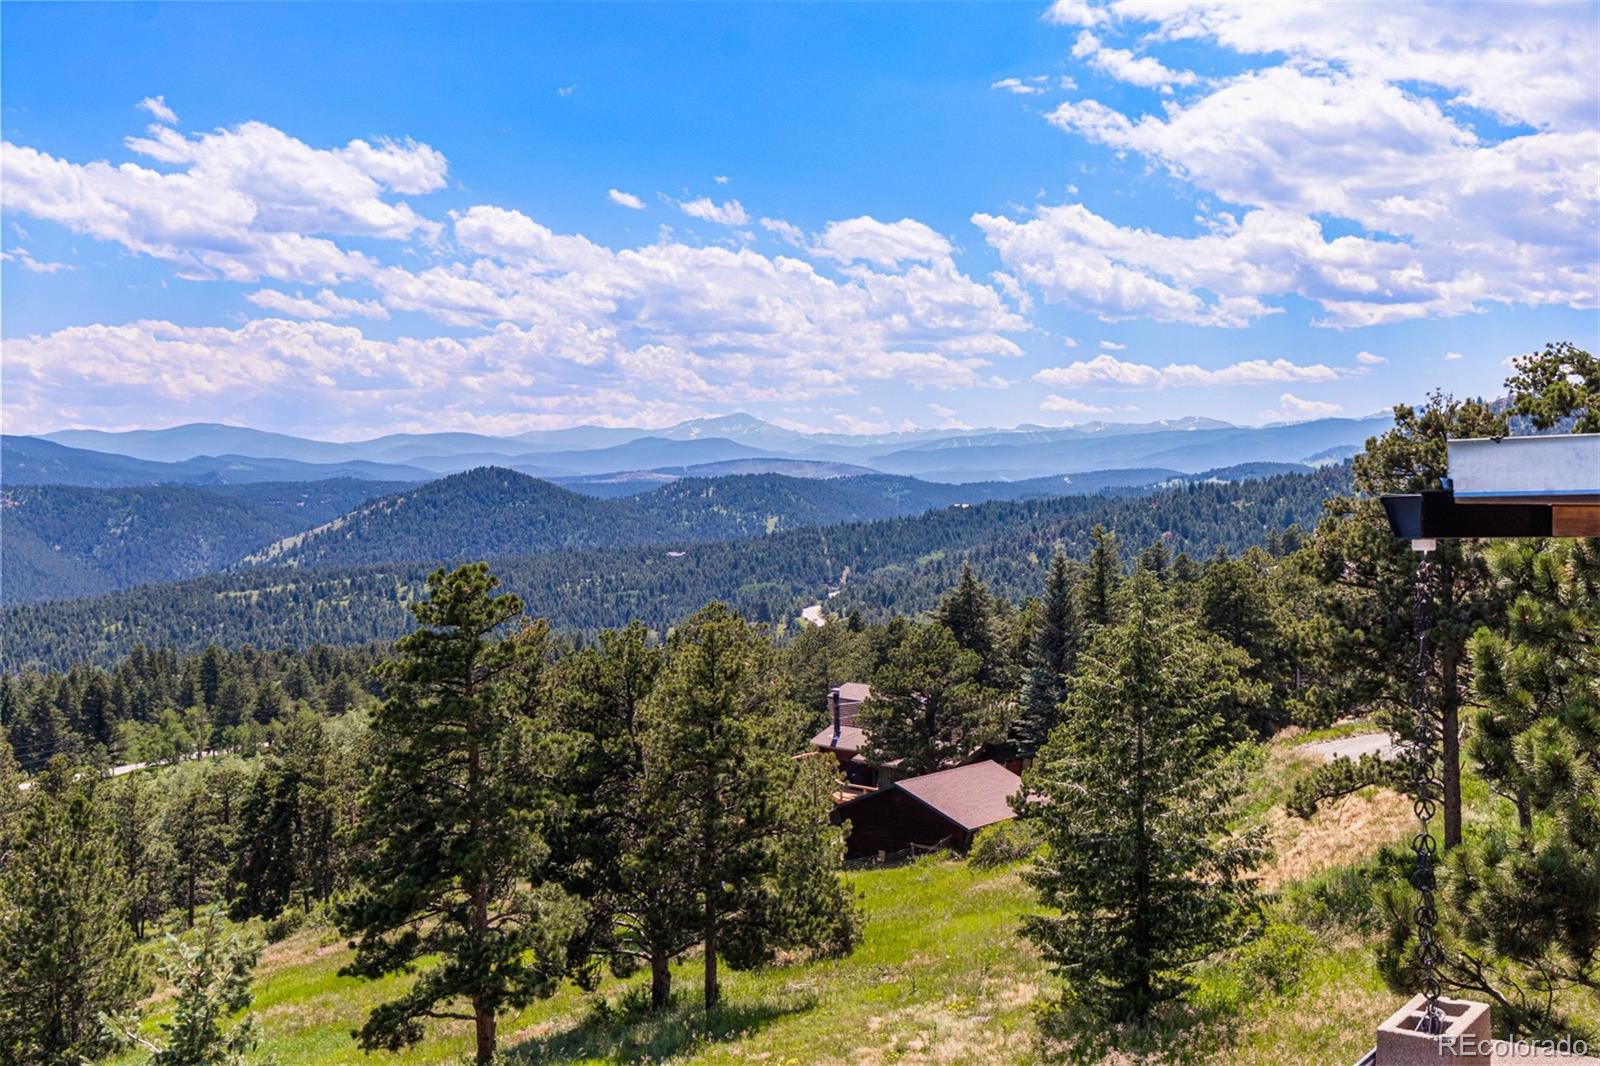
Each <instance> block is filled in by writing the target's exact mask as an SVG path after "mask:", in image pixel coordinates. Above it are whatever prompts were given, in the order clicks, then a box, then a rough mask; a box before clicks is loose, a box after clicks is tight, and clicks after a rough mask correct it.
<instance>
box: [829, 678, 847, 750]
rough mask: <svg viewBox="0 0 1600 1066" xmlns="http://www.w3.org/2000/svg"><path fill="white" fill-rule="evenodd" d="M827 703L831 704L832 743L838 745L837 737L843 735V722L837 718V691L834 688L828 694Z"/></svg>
mask: <svg viewBox="0 0 1600 1066" xmlns="http://www.w3.org/2000/svg"><path fill="white" fill-rule="evenodd" d="M828 702H829V703H831V704H833V742H834V744H838V743H839V737H840V736H841V735H842V734H843V733H844V722H842V721H840V718H839V690H838V689H837V688H834V689H833V690H831V691H830V692H829V693H828Z"/></svg>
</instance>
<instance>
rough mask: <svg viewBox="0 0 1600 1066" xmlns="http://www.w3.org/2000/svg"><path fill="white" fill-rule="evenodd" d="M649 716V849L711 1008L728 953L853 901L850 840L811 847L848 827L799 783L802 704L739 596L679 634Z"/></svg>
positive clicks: (843, 909) (753, 959)
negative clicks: (840, 866) (845, 877)
mask: <svg viewBox="0 0 1600 1066" xmlns="http://www.w3.org/2000/svg"><path fill="white" fill-rule="evenodd" d="M969 654H970V653H969ZM641 724H642V736H641V744H642V749H643V754H644V779H643V790H642V792H643V805H644V807H643V809H644V819H643V823H642V824H643V835H642V841H641V847H640V849H639V857H640V860H641V861H642V862H643V863H644V865H645V866H646V868H647V869H649V870H650V871H651V872H652V874H653V875H654V876H653V877H652V881H653V882H654V883H655V884H656V885H657V886H658V889H657V890H658V891H662V893H663V895H664V897H665V900H664V902H666V903H667V904H668V906H669V907H670V911H669V913H668V914H667V915H665V918H666V920H667V921H668V923H669V924H670V926H671V927H673V928H675V929H678V930H682V931H683V932H684V933H686V934H687V933H690V931H692V935H693V936H694V939H696V940H698V942H699V943H700V945H701V946H702V948H703V953H704V954H703V957H704V968H705V981H704V988H705V1007H706V1012H707V1013H708V1014H710V1013H711V1012H713V1011H715V1010H716V1008H717V1006H718V1004H719V1001H720V998H721V986H720V982H719V979H718V973H717V969H718V963H719V961H720V960H721V959H722V958H723V957H724V956H725V957H726V958H727V961H728V962H729V963H730V964H731V965H733V966H736V967H744V966H751V965H755V964H757V963H759V962H762V961H765V960H766V959H767V958H769V957H770V955H771V953H772V952H773V951H774V950H776V949H778V948H783V947H792V946H795V942H796V940H797V939H799V938H801V937H803V936H804V935H805V934H806V933H807V932H811V933H815V931H816V930H817V928H818V926H819V923H820V924H822V925H825V924H826V922H825V921H824V920H823V916H825V915H827V914H828V913H829V912H832V913H833V914H835V915H838V914H841V913H848V911H849V907H848V906H847V904H846V897H845V896H844V893H843V890H842V888H841V887H840V886H839V883H838V880H837V877H836V875H835V872H834V871H835V869H836V866H837V862H838V858H839V856H840V854H841V852H840V851H838V850H835V851H834V852H833V853H832V855H831V856H829V855H828V854H827V850H828V849H827V848H826V847H825V846H819V847H815V848H806V847H805V846H804V845H805V841H806V839H807V838H808V837H815V836H817V835H818V834H825V835H826V838H827V839H831V840H832V841H833V842H834V845H833V846H834V848H836V849H837V847H838V843H839V840H838V834H837V831H836V830H833V829H832V827H831V826H829V825H828V824H827V820H826V813H827V810H828V807H827V806H826V805H825V800H823V799H822V796H825V795H826V794H825V793H823V794H821V795H818V794H816V793H814V792H809V791H808V790H797V789H796V787H795V786H796V783H797V774H798V773H799V765H798V764H797V762H796V760H794V759H793V758H792V757H791V756H790V752H789V748H790V738H791V736H792V735H793V727H794V726H795V725H796V724H797V722H796V714H795V711H794V709H793V708H786V707H784V706H783V705H782V703H781V701H780V699H779V692H778V679H777V677H776V674H775V671H774V670H773V668H772V656H771V649H770V646H769V645H768V644H767V642H766V641H765V640H763V639H762V638H761V637H760V636H759V635H758V634H756V633H755V632H754V631H753V630H752V629H751V628H750V626H749V625H748V624H747V623H745V622H744V621H743V620H742V619H741V618H740V617H739V616H738V615H736V614H734V613H733V611H732V610H730V609H729V608H728V607H727V606H725V605H723V604H716V603H714V604H711V605H709V606H707V607H705V608H703V609H702V610H700V611H699V612H697V613H696V614H695V615H694V616H693V617H692V618H690V619H689V620H688V621H687V622H685V623H684V625H682V626H681V627H679V628H678V629H677V630H676V631H675V632H674V633H673V635H672V638H671V640H670V641H669V643H668V647H667V654H666V658H665V659H664V661H663V663H662V666H661V672H660V675H659V676H658V677H657V679H656V682H655V685H654V686H653V687H652V689H651V691H650V695H649V696H648V697H647V698H646V700H645V702H644V706H643V717H642V723H641ZM797 792H799V793H800V794H802V795H804V796H807V797H810V798H811V800H812V802H811V803H810V805H809V806H808V805H805V804H804V801H803V800H801V799H797V798H796V794H797ZM796 847H799V848H801V851H800V852H790V851H789V849H791V848H796ZM786 854H787V855H789V856H791V857H792V858H794V859H795V861H791V862H786V861H785V857H786ZM802 857H803V858H809V859H810V860H811V861H809V862H807V861H801V858H802ZM805 918H815V919H818V921H808V920H803V919H805ZM830 939H832V938H831V937H830ZM845 939H846V940H848V939H850V938H849V937H846V938H845Z"/></svg>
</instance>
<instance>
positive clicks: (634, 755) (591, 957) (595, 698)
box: [548, 622, 696, 1010]
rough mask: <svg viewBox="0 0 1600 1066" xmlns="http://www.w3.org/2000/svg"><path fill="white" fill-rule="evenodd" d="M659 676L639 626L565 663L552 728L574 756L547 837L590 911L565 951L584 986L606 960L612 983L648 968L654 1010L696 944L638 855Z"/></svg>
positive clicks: (655, 653) (606, 635)
mask: <svg viewBox="0 0 1600 1066" xmlns="http://www.w3.org/2000/svg"><path fill="white" fill-rule="evenodd" d="M660 670H661V649H660V648H659V647H657V646H656V645H655V644H653V643H652V642H651V640H650V636H649V633H648V632H647V631H646V629H645V627H644V626H643V625H641V624H640V623H637V622H635V623H633V624H632V625H629V626H628V627H627V628H626V629H621V630H606V631H604V632H602V633H601V634H600V637H599V640H598V641H597V642H596V643H595V644H594V645H592V646H590V647H587V648H583V649H581V650H579V651H577V652H575V653H573V654H572V655H569V656H567V657H566V658H565V659H564V660H562V662H561V664H560V678H559V680H558V682H557V683H556V685H555V686H553V687H554V690H555V707H554V708H553V720H554V724H555V727H556V728H557V729H558V730H560V731H561V732H563V733H564V734H566V735H567V736H568V737H570V738H571V740H572V743H573V746H574V751H573V759H572V763H571V766H570V769H569V771H568V772H567V773H566V774H565V775H563V778H562V784H563V790H562V791H563V793H564V796H563V802H562V803H560V804H559V805H558V807H557V810H556V812H554V814H553V817H552V818H551V822H550V826H549V830H548V835H549V837H550V841H551V847H552V852H551V856H550V862H551V866H552V867H553V868H555V869H559V870H560V871H562V882H563V886H564V887H565V888H566V890H567V891H568V892H569V893H571V894H572V895H574V896H577V897H578V898H580V899H583V900H584V901H586V903H587V904H588V913H587V921H586V922H585V923H584V926H583V928H582V930H580V933H579V936H578V937H577V938H575V940H574V943H573V944H572V946H571V948H570V951H571V954H572V958H573V960H574V964H575V969H576V970H577V971H578V978H579V982H580V984H584V985H590V984H592V983H593V981H594V980H595V979H596V976H597V975H596V973H595V967H596V965H597V964H598V963H599V962H600V961H602V960H606V961H609V962H610V964H611V969H612V971H613V972H614V973H616V974H617V975H618V976H626V975H627V974H629V973H632V972H633V971H634V969H636V968H637V967H638V966H639V965H640V964H641V963H642V964H645V965H648V966H649V967H650V1003H651V1006H652V1008H654V1009H657V1010H659V1009H661V1008H664V1007H666V1006H667V1005H668V1003H669V1002H670V1000H671V995H672V970H671V963H672V960H673V958H674V957H675V956H677V955H678V954H680V953H682V952H683V951H686V950H687V949H688V948H689V947H690V946H692V945H693V944H694V943H695V940H696V935H695V933H694V932H693V931H692V930H688V929H684V928H682V923H678V924H677V925H675V924H674V920H673V918H674V915H675V913H676V908H675V907H674V906H673V904H672V901H671V899H670V898H669V893H668V891H667V889H668V883H667V881H666V879H664V878H661V877H659V876H658V875H657V872H656V871H654V870H652V869H651V868H650V866H649V865H648V863H647V862H646V861H645V855H644V854H643V849H644V845H645V841H646V837H645V830H646V828H647V826H646V822H645V819H646V810H645V796H644V793H643V787H644V747H643V733H642V731H643V725H642V720H641V714H642V710H643V704H644V700H645V697H646V696H648V695H649V693H650V690H651V688H652V687H653V686H654V685H655V680H656V676H657V674H658V673H659V672H660ZM667 872H668V873H669V874H671V873H675V871H667Z"/></svg>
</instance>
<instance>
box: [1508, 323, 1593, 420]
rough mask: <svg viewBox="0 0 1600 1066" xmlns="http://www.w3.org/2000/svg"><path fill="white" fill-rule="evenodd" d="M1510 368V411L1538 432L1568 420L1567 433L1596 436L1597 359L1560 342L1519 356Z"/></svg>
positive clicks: (1576, 347) (1574, 346) (1575, 347)
mask: <svg viewBox="0 0 1600 1066" xmlns="http://www.w3.org/2000/svg"><path fill="white" fill-rule="evenodd" d="M1513 366H1514V367H1515V370H1516V373H1514V374H1512V375H1511V377H1510V378H1508V379H1506V388H1507V390H1509V391H1510V393H1511V400H1512V407H1511V409H1512V410H1513V411H1514V412H1516V413H1517V414H1519V415H1526V416H1528V417H1530V418H1532V419H1533V424H1534V425H1535V426H1536V427H1538V428H1539V429H1551V428H1553V427H1555V426H1557V425H1560V424H1561V423H1562V422H1563V421H1565V420H1566V419H1571V420H1572V425H1571V427H1570V429H1568V432H1571V433H1600V359H1596V358H1595V357H1594V356H1593V355H1591V354H1590V353H1588V352H1586V351H1584V350H1583V349H1582V348H1579V347H1578V346H1577V345H1575V344H1570V343H1568V342H1566V341H1561V342H1559V343H1556V344H1547V345H1545V348H1544V351H1542V352H1534V353H1533V354H1531V355H1524V356H1520V357H1519V358H1518V359H1517V360H1516V361H1515V363H1514V364H1513Z"/></svg>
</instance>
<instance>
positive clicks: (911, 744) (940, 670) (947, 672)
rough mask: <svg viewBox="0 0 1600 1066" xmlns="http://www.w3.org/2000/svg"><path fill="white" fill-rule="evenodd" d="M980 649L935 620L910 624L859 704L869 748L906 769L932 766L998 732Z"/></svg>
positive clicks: (931, 768) (944, 763) (923, 769)
mask: <svg viewBox="0 0 1600 1066" xmlns="http://www.w3.org/2000/svg"><path fill="white" fill-rule="evenodd" d="M981 669H982V664H981V663H980V662H979V660H978V657H977V655H975V654H973V653H972V652H971V651H968V650H967V649H966V648H963V647H962V646H961V645H960V644H958V643H956V639H955V637H954V636H952V635H951V633H950V631H949V630H948V629H946V628H945V627H944V626H942V625H940V624H939V623H937V622H924V623H919V624H916V625H913V626H911V627H910V629H909V630H908V631H907V634H906V637H905V639H904V641H903V642H902V643H900V644H899V645H898V646H897V647H895V648H894V649H892V650H891V651H890V652H889V656H888V661H887V662H886V663H885V664H884V666H883V668H882V669H881V670H879V671H878V674H877V676H876V677H874V678H873V681H872V696H871V697H870V698H869V699H868V700H867V701H866V702H865V703H863V704H862V705H861V716H860V722H861V727H862V729H864V730H865V731H866V734H867V756H868V758H870V759H872V760H873V761H874V762H876V763H879V764H882V763H886V762H893V761H894V760H896V759H898V760H900V771H901V773H902V774H904V775H906V776H914V775H917V774H925V773H931V772H932V771H934V770H939V769H942V768H943V767H945V766H947V765H949V764H950V763H953V762H955V761H956V760H958V759H960V758H962V757H963V756H965V755H967V754H968V753H969V752H971V751H972V750H973V749H974V748H976V747H977V746H978V745H980V744H983V743H985V742H986V741H990V740H994V739H996V738H997V737H998V736H999V735H1000V728H999V722H998V714H997V712H996V710H995V703H996V694H995V693H994V692H993V691H991V690H989V689H986V688H984V687H983V685H982V684H981V683H980V682H979V674H980V671H981Z"/></svg>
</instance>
